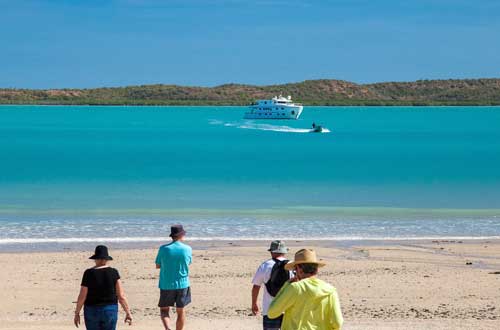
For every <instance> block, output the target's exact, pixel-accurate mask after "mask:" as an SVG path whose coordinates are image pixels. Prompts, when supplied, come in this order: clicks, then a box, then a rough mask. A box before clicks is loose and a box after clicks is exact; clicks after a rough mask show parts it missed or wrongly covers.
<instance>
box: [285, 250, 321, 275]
mask: <svg viewBox="0 0 500 330" xmlns="http://www.w3.org/2000/svg"><path fill="white" fill-rule="evenodd" d="M300 264H316V265H318V267H323V266H326V263H325V262H324V261H323V260H321V259H318V257H317V256H316V251H314V250H312V249H302V250H299V251H297V253H295V257H294V260H293V261H292V262H289V263H287V264H286V265H285V269H286V270H292V269H294V268H295V266H296V265H300Z"/></svg>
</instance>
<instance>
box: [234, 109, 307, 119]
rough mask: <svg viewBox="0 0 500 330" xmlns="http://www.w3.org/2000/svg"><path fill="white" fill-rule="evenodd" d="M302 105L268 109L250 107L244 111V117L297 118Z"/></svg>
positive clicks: (300, 112)
mask: <svg viewBox="0 0 500 330" xmlns="http://www.w3.org/2000/svg"><path fill="white" fill-rule="evenodd" d="M302 110H303V107H302V106H295V107H277V108H270V109H269V110H259V109H258V108H254V107H250V111H248V112H245V115H244V117H243V118H245V119H299V117H300V115H301V114H302Z"/></svg>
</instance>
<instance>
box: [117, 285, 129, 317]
mask: <svg viewBox="0 0 500 330" xmlns="http://www.w3.org/2000/svg"><path fill="white" fill-rule="evenodd" d="M116 295H117V297H118V302H119V303H120V305H121V306H122V308H123V310H124V311H125V313H126V314H127V315H126V316H125V323H128V325H132V314H130V308H129V307H128V301H127V297H125V291H123V286H122V281H121V280H117V281H116Z"/></svg>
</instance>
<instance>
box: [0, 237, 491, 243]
mask: <svg viewBox="0 0 500 330" xmlns="http://www.w3.org/2000/svg"><path fill="white" fill-rule="evenodd" d="M280 238H281V239H283V240H289V241H427V240H488V239H491V240H497V239H500V236H416V237H363V236H335V237H280ZM167 239H168V237H85V238H79V237H67V238H4V239H0V245H7V244H46V243H93V242H109V243H140V242H163V241H165V240H167ZM273 239H275V237H224V236H221V237H188V240H190V241H260V240H265V241H269V240H273Z"/></svg>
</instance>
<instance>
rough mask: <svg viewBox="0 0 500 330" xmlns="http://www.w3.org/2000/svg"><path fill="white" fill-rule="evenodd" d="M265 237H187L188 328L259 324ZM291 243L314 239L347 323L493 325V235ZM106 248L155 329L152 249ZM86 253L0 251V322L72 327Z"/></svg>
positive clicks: (138, 317) (143, 318)
mask: <svg viewBox="0 0 500 330" xmlns="http://www.w3.org/2000/svg"><path fill="white" fill-rule="evenodd" d="M267 243H268V242H259V241H252V242H238V241H233V242H213V243H207V242H204V243H203V244H202V243H200V242H194V243H192V246H193V248H194V250H193V257H194V263H193V265H192V268H191V279H192V292H193V303H192V305H191V306H190V307H189V309H188V324H187V329H200V330H204V329H249V330H250V329H255V330H257V329H260V328H261V327H260V324H261V318H260V316H258V317H254V316H251V315H250V288H251V284H250V282H251V277H252V275H253V273H254V271H255V269H256V268H257V267H258V265H259V264H260V262H261V261H263V260H265V259H266V258H267V257H268V254H267V252H266V245H267ZM289 245H290V246H291V252H294V251H296V250H298V248H300V247H305V246H308V247H313V248H315V249H317V251H318V254H319V256H320V257H321V258H323V259H326V260H327V261H328V266H327V267H325V268H323V269H322V271H321V273H320V277H321V278H322V279H324V280H326V281H328V282H330V283H332V284H333V285H334V286H335V287H336V288H337V289H338V292H339V294H340V300H341V304H342V308H343V311H344V317H345V326H344V329H352V330H356V329H359V330H361V329H363V330H365V329H422V330H423V329H454V328H457V329H458V328H460V329H475V330H478V329H500V306H499V304H498V302H499V301H500V273H499V271H500V242H498V241H484V242H478V241H476V242H459V241H452V242H449V241H448V242H447V241H427V242H393V243H390V244H388V243H384V244H373V243H370V244H367V243H365V244H359V245H349V244H339V243H334V242H318V241H317V242H289ZM110 248H111V253H112V255H113V257H114V259H115V260H114V261H113V262H112V266H113V267H116V268H117V269H118V270H119V271H120V273H121V276H122V280H123V283H124V286H125V289H126V292H127V295H128V298H129V301H130V304H131V307H132V312H133V316H134V325H133V326H132V328H135V329H141V330H142V329H144V330H149V329H151V330H152V329H161V328H162V327H161V324H160V321H159V317H158V310H157V307H156V304H157V299H158V289H157V280H158V279H157V278H158V271H157V270H155V267H154V258H155V255H156V249H155V248H145V249H113V246H112V245H110ZM90 253H91V251H76V250H68V251H64V252H43V253H36V252H35V253H33V252H30V253H10V252H9V253H0V267H1V269H2V272H1V273H0V292H2V299H0V324H1V328H2V329H5V330H7V329H9V330H10V329H12V330H13V329H19V330H21V329H23V330H24V329H40V330H57V329H71V328H72V327H73V326H72V315H73V310H74V302H75V300H76V296H77V293H78V288H79V284H80V280H81V276H82V273H83V271H84V270H85V269H86V268H88V267H91V266H92V262H91V261H90V260H88V259H87V258H88V256H89V255H90ZM120 317H121V319H122V320H123V314H121V315H120ZM119 328H120V329H125V328H127V327H125V326H124V325H121V324H120V327H119ZM132 328H131V329H132Z"/></svg>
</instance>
